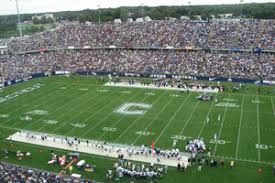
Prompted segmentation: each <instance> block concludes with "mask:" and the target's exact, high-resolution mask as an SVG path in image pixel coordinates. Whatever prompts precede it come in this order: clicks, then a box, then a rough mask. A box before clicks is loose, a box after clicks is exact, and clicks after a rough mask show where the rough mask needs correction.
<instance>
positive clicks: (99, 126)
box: [0, 77, 275, 182]
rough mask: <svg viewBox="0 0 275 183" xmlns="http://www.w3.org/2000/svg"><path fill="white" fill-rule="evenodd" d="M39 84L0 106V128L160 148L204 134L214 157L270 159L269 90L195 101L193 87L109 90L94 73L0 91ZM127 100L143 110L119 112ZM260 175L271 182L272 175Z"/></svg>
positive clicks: (274, 149)
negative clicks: (184, 88) (187, 88)
mask: <svg viewBox="0 0 275 183" xmlns="http://www.w3.org/2000/svg"><path fill="white" fill-rule="evenodd" d="M38 83H39V84H40V85H39V86H40V87H39V88H36V89H35V90H33V91H30V92H26V93H20V92H19V93H18V94H17V96H16V97H14V98H11V99H8V100H6V101H3V102H2V103H0V129H1V132H2V131H5V133H6V134H10V133H13V132H14V130H17V129H23V130H30V131H38V132H45V133H49V134H58V135H63V136H72V137H80V138H84V139H94V140H101V141H107V142H115V143H121V144H133V145H142V144H147V145H150V144H151V141H152V140H154V141H155V146H156V147H161V148H164V149H171V148H172V141H173V139H177V140H178V141H177V147H178V148H179V149H181V150H182V151H184V146H185V144H186V142H187V141H188V140H190V139H195V138H203V140H204V142H205V143H206V146H207V147H210V148H211V155H212V156H213V158H216V159H221V158H224V159H225V160H235V161H236V162H240V164H242V168H243V169H245V167H246V166H247V167H249V166H250V167H251V166H253V168H254V167H256V166H258V165H259V166H264V167H272V164H273V163H275V140H274V139H275V95H274V87H273V88H272V87H257V86H256V85H245V87H244V88H243V89H241V91H238V92H230V91H229V92H224V93H218V94H213V95H214V98H216V99H217V100H213V101H208V102H201V101H199V100H197V99H196V96H197V95H198V94H199V93H193V92H190V93H187V92H178V91H168V90H154V89H132V88H126V87H124V88H119V87H110V86H104V82H103V81H101V80H100V79H99V78H96V77H76V78H75V79H72V78H69V77H68V78H67V77H49V78H42V79H35V80H32V81H28V82H24V83H19V84H16V85H14V86H10V87H8V88H5V89H4V90H2V91H1V93H0V95H1V97H3V96H7V95H9V94H12V93H14V92H18V91H22V90H23V89H26V88H29V87H33V86H37V84H38ZM233 85H234V84H228V85H227V86H226V88H227V89H229V90H230V89H231V88H232V87H233ZM235 85H236V86H239V84H235ZM258 88H259V89H258ZM257 91H258V92H257ZM133 103H134V104H141V105H147V108H146V107H145V108H141V107H138V106H137V105H131V104H133ZM129 104H130V107H129V108H128V110H127V111H128V112H129V111H130V113H131V111H137V110H138V111H142V113H141V114H138V115H137V114H128V113H127V112H126V113H124V112H125V111H123V110H122V109H123V106H125V105H126V106H127V105H129ZM148 106H149V107H148ZM121 111H122V112H121ZM219 115H220V120H218V116H219ZM207 118H209V122H207V120H206V119H207ZM214 134H216V135H217V138H218V140H214V139H213V137H214ZM20 146H22V144H20ZM26 146H27V145H26ZM32 148H34V147H32ZM34 164H35V163H34ZM28 165H29V164H28ZM29 166H31V165H29ZM34 166H35V165H34ZM270 172H271V171H270ZM250 173H251V175H252V174H254V173H256V171H255V172H254V171H253V172H252V171H251V172H250ZM192 175H193V176H196V173H194V172H193V173H192ZM244 175H245V176H249V175H250V174H249V173H247V172H245V171H244ZM269 176H270V177H269ZM229 177H230V176H229ZM103 180H104V179H103ZM244 180H245V179H244ZM259 180H261V179H259ZM264 180H265V181H263V182H269V180H270V182H272V181H273V180H274V176H272V172H271V173H269V174H268V175H265V178H264ZM257 181H258V179H257ZM206 182H213V180H210V179H209V180H206Z"/></svg>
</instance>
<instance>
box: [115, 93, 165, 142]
mask: <svg viewBox="0 0 275 183" xmlns="http://www.w3.org/2000/svg"><path fill="white" fill-rule="evenodd" d="M165 93H166V91H165V92H163V93H162V94H161V95H160V96H159V97H158V98H157V100H155V101H154V102H153V103H152V106H153V105H154V104H155V103H157V102H158V101H159V100H160V99H161V97H162V96H163V95H164V94H165ZM141 117H142V116H139V117H138V118H137V119H135V121H133V123H132V124H131V125H129V126H128V128H127V129H126V130H124V131H123V133H121V134H120V135H119V136H118V138H117V139H116V140H115V141H114V142H117V141H118V140H119V139H120V138H121V137H122V136H123V135H124V134H126V133H127V132H128V130H129V129H130V128H131V127H132V126H134V125H135V124H136V122H137V121H138V120H139V119H140V118H141Z"/></svg>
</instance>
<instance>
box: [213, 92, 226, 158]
mask: <svg viewBox="0 0 275 183" xmlns="http://www.w3.org/2000/svg"><path fill="white" fill-rule="evenodd" d="M229 98H230V95H229ZM227 110H228V107H225V109H224V112H223V119H222V124H221V128H220V131H219V134H218V140H219V139H220V136H221V132H222V128H223V124H224V121H225V117H226V113H227ZM217 145H218V144H217V143H216V144H215V148H214V152H213V155H214V156H215V154H216V151H217Z"/></svg>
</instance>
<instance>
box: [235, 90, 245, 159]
mask: <svg viewBox="0 0 275 183" xmlns="http://www.w3.org/2000/svg"><path fill="white" fill-rule="evenodd" d="M243 101H244V95H243V99H242V107H241V116H240V123H239V131H238V139H237V147H236V153H235V158H238V153H239V144H240V134H241V126H242V119H243Z"/></svg>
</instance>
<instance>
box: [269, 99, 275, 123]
mask: <svg viewBox="0 0 275 183" xmlns="http://www.w3.org/2000/svg"><path fill="white" fill-rule="evenodd" d="M270 100H271V104H272V109H273V116H274V118H275V108H274V103H273V99H272V97H270Z"/></svg>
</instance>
